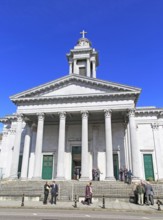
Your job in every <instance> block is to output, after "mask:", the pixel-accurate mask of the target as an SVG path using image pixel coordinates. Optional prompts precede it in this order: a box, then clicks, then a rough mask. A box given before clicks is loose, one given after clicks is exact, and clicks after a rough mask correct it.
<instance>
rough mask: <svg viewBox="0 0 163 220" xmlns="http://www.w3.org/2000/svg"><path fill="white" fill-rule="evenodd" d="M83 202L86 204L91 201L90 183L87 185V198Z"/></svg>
mask: <svg viewBox="0 0 163 220" xmlns="http://www.w3.org/2000/svg"><path fill="white" fill-rule="evenodd" d="M82 203H83V204H84V205H85V204H86V205H90V203H91V187H90V183H88V184H87V185H86V187H85V200H84V201H82Z"/></svg>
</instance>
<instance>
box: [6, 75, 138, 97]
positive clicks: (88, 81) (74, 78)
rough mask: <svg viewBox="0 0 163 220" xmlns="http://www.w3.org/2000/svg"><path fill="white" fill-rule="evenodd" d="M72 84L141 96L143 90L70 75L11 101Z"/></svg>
mask: <svg viewBox="0 0 163 220" xmlns="http://www.w3.org/2000/svg"><path fill="white" fill-rule="evenodd" d="M70 82H83V83H86V84H89V85H92V86H101V87H103V88H106V89H109V88H112V89H115V90H116V91H117V90H118V91H120V90H121V91H124V92H136V95H139V94H140V92H141V89H139V88H135V87H129V86H125V85H122V84H116V83H113V82H109V81H103V80H99V79H95V78H89V77H85V76H79V75H75V74H72V75H69V76H66V77H62V78H59V79H57V80H54V81H51V82H49V83H46V84H42V85H40V86H37V87H35V88H33V89H29V90H26V91H24V92H21V93H18V94H16V95H13V96H11V97H10V99H11V100H12V101H13V100H14V99H18V98H23V97H32V96H37V95H40V94H44V93H46V92H47V91H49V92H50V91H53V90H54V89H57V88H60V87H61V86H63V85H64V84H65V83H70Z"/></svg>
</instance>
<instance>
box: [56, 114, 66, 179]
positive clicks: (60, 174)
mask: <svg viewBox="0 0 163 220" xmlns="http://www.w3.org/2000/svg"><path fill="white" fill-rule="evenodd" d="M65 128H66V113H65V112H61V113H59V140H58V161H57V180H65V173H64V157H65Z"/></svg>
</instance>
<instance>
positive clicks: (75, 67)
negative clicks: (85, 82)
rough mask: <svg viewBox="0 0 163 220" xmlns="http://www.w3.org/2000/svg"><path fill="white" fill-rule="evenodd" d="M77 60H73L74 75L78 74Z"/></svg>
mask: <svg viewBox="0 0 163 220" xmlns="http://www.w3.org/2000/svg"><path fill="white" fill-rule="evenodd" d="M76 63H77V60H74V65H73V67H74V71H73V73H76V74H79V72H78V71H77V64H76Z"/></svg>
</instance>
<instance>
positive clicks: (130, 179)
mask: <svg viewBox="0 0 163 220" xmlns="http://www.w3.org/2000/svg"><path fill="white" fill-rule="evenodd" d="M132 176H133V174H132V172H131V170H129V171H128V172H127V183H128V184H131V182H132Z"/></svg>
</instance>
